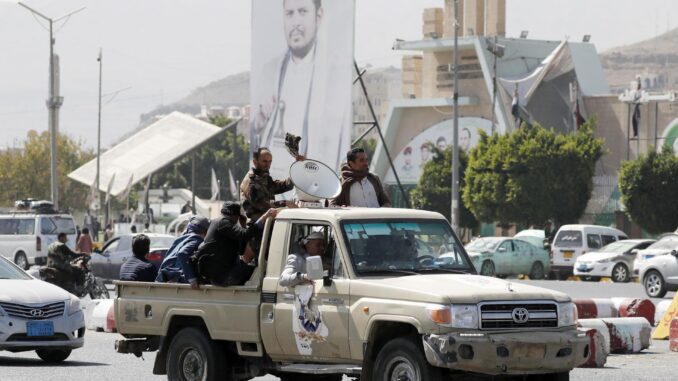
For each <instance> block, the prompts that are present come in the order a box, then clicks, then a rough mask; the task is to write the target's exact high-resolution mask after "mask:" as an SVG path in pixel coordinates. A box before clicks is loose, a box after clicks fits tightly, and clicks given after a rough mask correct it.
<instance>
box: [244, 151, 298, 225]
mask: <svg viewBox="0 0 678 381" xmlns="http://www.w3.org/2000/svg"><path fill="white" fill-rule="evenodd" d="M305 159H306V158H305V157H303V156H301V155H297V156H296V160H297V161H303V160H305ZM272 162H273V155H272V154H271V151H270V150H269V149H268V148H266V147H259V148H258V149H257V150H256V151H254V153H253V155H252V169H251V170H250V171H249V172H248V173H247V175H245V178H244V179H243V180H242V184H240V196H241V198H242V201H243V207H244V208H245V214H246V215H247V218H248V219H249V220H250V221H256V220H258V219H259V217H261V216H262V215H263V214H264V213H266V211H267V210H269V209H270V208H280V207H285V206H287V207H289V208H295V207H296V205H295V204H294V202H292V201H289V200H282V201H274V200H275V195H277V194H282V193H285V192H288V191H291V190H292V189H294V184H293V183H292V180H291V179H289V178H287V179H285V180H273V178H272V177H271V175H270V174H269V170H270V169H271V163H272Z"/></svg>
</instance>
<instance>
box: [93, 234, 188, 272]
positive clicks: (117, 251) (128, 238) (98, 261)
mask: <svg viewBox="0 0 678 381" xmlns="http://www.w3.org/2000/svg"><path fill="white" fill-rule="evenodd" d="M144 234H146V235H147V236H148V238H150V239H151V250H150V252H149V254H148V259H149V261H150V262H151V263H153V264H154V265H155V266H156V267H159V266H160V263H162V260H163V259H164V258H165V253H166V252H167V249H169V247H170V246H172V242H174V240H175V239H176V237H174V236H171V235H168V234H155V233H144ZM134 236H135V234H123V235H119V236H115V237H113V238H111V239H110V240H108V241H107V242H106V243H104V246H103V247H102V248H101V250H97V251H95V252H93V253H92V260H90V262H89V265H90V268H91V269H92V274H94V276H95V277H96V278H99V279H102V280H104V281H111V280H117V279H119V276H120V267H122V264H123V263H124V262H125V261H126V260H127V258H130V257H132V256H133V254H132V238H134Z"/></svg>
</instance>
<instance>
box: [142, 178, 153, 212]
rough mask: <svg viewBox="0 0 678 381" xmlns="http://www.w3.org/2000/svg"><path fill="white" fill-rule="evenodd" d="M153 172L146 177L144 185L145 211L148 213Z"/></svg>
mask: <svg viewBox="0 0 678 381" xmlns="http://www.w3.org/2000/svg"><path fill="white" fill-rule="evenodd" d="M152 176H153V174H150V175H148V177H147V178H146V186H145V187H144V213H148V209H149V207H150V205H149V204H148V192H149V190H150V189H151V177H152Z"/></svg>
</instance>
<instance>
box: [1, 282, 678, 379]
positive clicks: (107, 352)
mask: <svg viewBox="0 0 678 381" xmlns="http://www.w3.org/2000/svg"><path fill="white" fill-rule="evenodd" d="M512 281H515V282H523V283H528V284H535V285H538V286H542V287H546V288H550V289H553V290H558V291H563V292H566V293H568V294H569V295H571V296H572V297H574V298H580V297H643V296H644V292H643V290H642V288H641V286H640V285H639V284H633V283H630V284H610V283H587V282H558V281H521V280H517V279H514V280H512ZM667 298H669V296H667ZM85 338H86V339H85V347H84V348H82V349H78V350H76V351H74V352H73V354H72V355H71V357H70V358H69V361H67V362H65V363H64V364H63V365H60V366H47V365H45V364H44V363H42V361H41V360H40V359H39V358H38V357H37V355H35V353H34V352H24V353H9V352H0V380H1V381H6V380H10V381H15V380H19V381H24V380H31V381H32V380H40V381H51V380H73V381H90V380H97V381H106V380H115V381H118V380H128V379H143V380H162V379H165V377H161V376H153V375H152V374H151V370H152V367H153V361H154V360H155V354H154V353H147V354H145V355H144V360H142V359H138V358H136V357H134V356H133V355H121V354H117V353H115V352H114V351H113V343H114V341H115V340H116V339H117V338H120V336H119V335H118V334H111V333H102V332H93V331H87V334H86V336H85ZM676 360H678V353H673V352H669V351H668V343H667V342H666V341H655V342H654V343H653V346H652V347H651V348H650V349H649V350H647V351H645V352H644V353H641V354H635V355H614V356H610V357H609V358H608V362H607V366H606V367H605V368H602V369H575V370H574V371H573V372H572V375H571V380H573V381H588V380H594V379H595V380H596V381H612V380H640V381H645V380H648V381H649V380H674V379H676V377H675V375H674V374H675V364H676ZM256 380H257V381H274V380H276V378H275V377H272V376H267V377H260V378H257V379H256Z"/></svg>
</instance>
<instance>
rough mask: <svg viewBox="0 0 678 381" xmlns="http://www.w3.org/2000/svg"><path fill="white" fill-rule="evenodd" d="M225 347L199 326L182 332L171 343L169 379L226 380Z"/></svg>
mask: <svg viewBox="0 0 678 381" xmlns="http://www.w3.org/2000/svg"><path fill="white" fill-rule="evenodd" d="M225 363H226V356H225V354H224V350H223V349H222V348H221V347H220V346H219V345H218V344H217V343H215V342H214V341H212V340H211V339H210V338H209V337H208V336H207V334H206V333H205V332H204V331H203V330H201V329H198V328H194V327H188V328H184V329H182V330H181V331H179V332H178V333H177V334H176V335H175V336H174V338H172V342H171V343H170V346H169V350H168V356H167V378H168V379H169V380H170V381H199V380H200V381H202V380H214V381H216V380H224V379H226V366H225Z"/></svg>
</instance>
